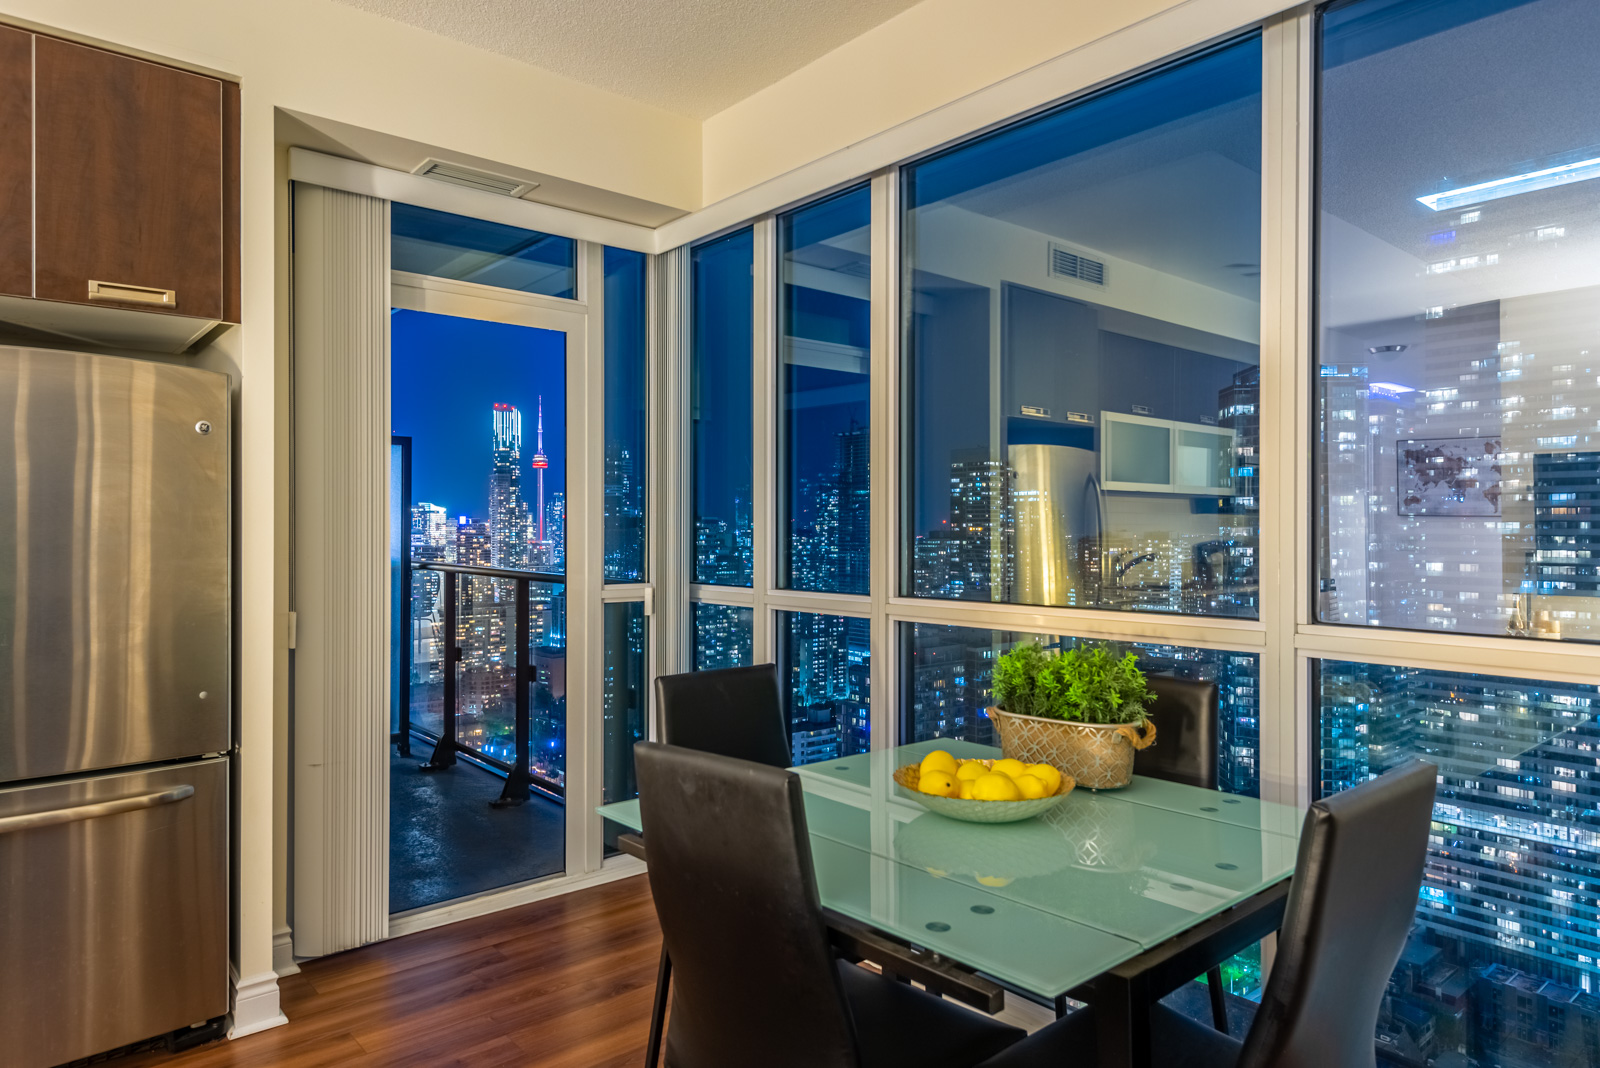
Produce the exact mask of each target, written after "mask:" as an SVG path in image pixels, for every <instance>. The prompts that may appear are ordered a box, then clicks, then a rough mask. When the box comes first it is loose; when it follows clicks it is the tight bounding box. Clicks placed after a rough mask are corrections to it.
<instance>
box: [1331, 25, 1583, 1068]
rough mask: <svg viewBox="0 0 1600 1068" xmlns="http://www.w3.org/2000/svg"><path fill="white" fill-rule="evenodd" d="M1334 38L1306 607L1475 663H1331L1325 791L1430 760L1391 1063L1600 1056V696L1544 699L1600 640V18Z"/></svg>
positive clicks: (1377, 28)
mask: <svg viewBox="0 0 1600 1068" xmlns="http://www.w3.org/2000/svg"><path fill="white" fill-rule="evenodd" d="M1317 39H1318V44H1319V46H1320V64H1319V68H1318V78H1319V87H1318V100H1317V103H1318V112H1317V114H1318V129H1319V137H1318V143H1317V150H1318V162H1319V175H1320V180H1319V182H1318V184H1317V189H1316V197H1317V203H1316V209H1317V210H1316V223H1317V235H1318V244H1317V248H1318V255H1317V261H1316V269H1317V275H1316V294H1315V296H1316V316H1317V318H1316V334H1315V341H1314V348H1315V378H1314V381H1315V389H1314V411H1313V412H1312V425H1313V432H1314V437H1315V443H1316V451H1315V495H1314V509H1315V516H1314V519H1315V523H1314V530H1315V535H1316V538H1315V550H1316V551H1315V558H1314V560H1313V563H1312V570H1313V576H1311V578H1313V579H1314V582H1315V586H1314V605H1313V609H1312V611H1313V614H1314V619H1315V621H1316V622H1318V623H1322V624H1331V625H1333V627H1329V628H1327V629H1329V630H1333V629H1335V628H1338V629H1340V630H1344V631H1346V632H1350V633H1354V631H1353V630H1352V628H1366V629H1369V630H1370V629H1372V628H1381V629H1383V630H1384V631H1386V632H1387V633H1389V634H1391V635H1393V634H1394V633H1395V632H1396V631H1402V630H1413V631H1421V632H1429V631H1431V632H1442V633H1445V634H1451V635H1456V636H1459V639H1460V641H1461V644H1462V649H1461V651H1460V653H1459V654H1458V653H1456V651H1455V650H1453V649H1452V648H1451V647H1450V646H1448V645H1444V646H1433V647H1431V648H1434V649H1436V650H1437V654H1436V656H1435V657H1434V658H1432V659H1431V660H1430V661H1429V662H1426V663H1416V662H1412V663H1407V660H1410V659H1412V658H1416V660H1420V659H1421V657H1419V656H1417V654H1418V653H1425V652H1427V651H1428V650H1429V648H1430V647H1429V646H1426V645H1419V646H1418V647H1417V648H1416V649H1413V650H1411V652H1410V653H1409V654H1408V656H1407V657H1406V658H1403V659H1402V658H1397V657H1391V656H1386V655H1384V654H1385V649H1384V647H1383V645H1381V644H1379V643H1373V644H1372V647H1371V648H1370V650H1368V651H1366V653H1365V656H1366V657H1371V658H1373V660H1377V661H1381V662H1370V661H1369V660H1367V659H1364V658H1351V657H1349V656H1348V655H1347V656H1345V657H1326V656H1325V657H1321V658H1318V659H1316V660H1314V661H1313V665H1312V666H1313V668H1314V670H1313V679H1314V683H1313V685H1314V693H1313V701H1312V712H1313V714H1314V715H1315V716H1316V722H1317V729H1316V737H1317V741H1318V748H1317V754H1318V766H1317V767H1316V768H1315V769H1314V776H1315V779H1316V787H1317V789H1318V790H1319V791H1321V792H1323V793H1330V792H1334V791H1338V790H1341V789H1344V788H1346V787H1349V786H1351V785H1354V784H1355V783H1358V782H1361V781H1363V780H1365V779H1367V778H1368V777H1370V776H1372V775H1376V774H1379V773H1381V772H1382V771H1384V770H1386V769H1387V768H1389V767H1392V766H1394V765H1395V764H1397V763H1399V762H1400V761H1403V760H1404V759H1407V758H1408V757H1411V756H1421V757H1423V758H1424V759H1427V760H1430V761H1432V762H1434V763H1436V764H1437V765H1438V766H1439V794H1438V800H1437V803H1436V806H1435V810H1434V826H1433V834H1432V837H1431V840H1430V847H1429V859H1428V866H1427V871H1426V874H1425V877H1424V882H1423V887H1422V893H1421V897H1420V900H1419V907H1418V911H1417V923H1416V927H1415V928H1414V930H1413V932H1412V936H1411V940H1410V943H1409V944H1408V946H1407V948H1406V952H1405V954H1404V956H1403V957H1402V958H1401V963H1400V967H1399V968H1398V969H1397V971H1396V972H1395V975H1394V978H1393V980H1392V981H1391V983H1390V997H1389V998H1388V999H1387V1000H1386V1001H1385V1003H1384V1009H1383V1014H1382V1016H1381V1017H1380V1021H1379V1034H1378V1041H1379V1044H1380V1047H1381V1048H1385V1049H1388V1050H1391V1051H1393V1052H1394V1053H1395V1054H1396V1055H1398V1056H1401V1057H1403V1058H1405V1059H1406V1061H1407V1062H1408V1063H1436V1064H1443V1063H1446V1062H1447V1061H1449V1062H1450V1063H1460V1064H1479V1065H1505V1066H1518V1068H1520V1066H1524V1065H1529V1066H1531V1065H1540V1066H1544V1065H1561V1066H1565V1065H1590V1064H1595V1063H1600V1001H1597V1000H1596V998H1595V996H1594V995H1595V984H1596V982H1597V977H1600V968H1597V965H1596V959H1597V957H1600V942H1597V940H1596V930H1597V927H1596V924H1597V918H1600V917H1597V914H1596V901H1597V897H1596V886H1597V885H1600V833H1597V829H1596V824H1595V818H1594V814H1595V805H1594V798H1593V796H1592V792H1593V782H1594V777H1595V775H1596V774H1597V769H1596V759H1595V753H1596V751H1597V750H1596V746H1597V744H1600V741H1597V739H1596V738H1595V736H1594V734H1595V732H1594V729H1593V723H1594V712H1595V708H1596V702H1597V698H1600V691H1597V690H1596V688H1595V687H1594V686H1593V685H1581V684H1577V683H1574V682H1557V681H1541V680H1540V679H1539V677H1538V673H1539V671H1540V667H1539V666H1538V665H1540V664H1546V665H1548V664H1550V663H1553V658H1552V657H1551V655H1550V654H1547V653H1545V652H1543V651H1542V650H1543V649H1545V648H1548V647H1550V646H1551V645H1553V644H1554V643H1558V642H1561V643H1573V642H1583V641H1594V640H1596V638H1600V615H1597V612H1600V572H1597V564H1600V551H1597V550H1600V541H1597V540H1596V539H1597V537H1600V535H1597V534H1596V533H1595V530H1596V529H1597V528H1596V527H1595V523H1596V507H1595V505H1596V502H1597V501H1600V421H1597V413H1600V377H1597V375H1600V359H1597V358H1596V357H1597V355H1600V238H1597V236H1596V230H1595V226H1594V224H1595V220H1596V219H1597V218H1600V182H1595V181H1593V179H1595V178H1600V107H1597V103H1600V65H1597V64H1596V62H1595V59H1594V54H1593V51H1594V50H1593V42H1594V41H1595V40H1600V7H1597V6H1596V5H1594V4H1593V3H1590V2H1588V0H1531V2H1530V0H1521V2H1514V0H1484V2H1474V3H1458V4H1439V3H1429V2H1424V0H1356V2H1351V3H1343V4H1336V5H1332V6H1330V7H1328V8H1327V9H1325V10H1324V11H1323V12H1322V13H1321V17H1320V24H1319V27H1318V34H1317ZM1490 638H1493V639H1498V640H1496V641H1489V640H1487V639H1490ZM1354 640H1355V641H1357V642H1359V641H1360V640H1361V639H1360V638H1356V639H1354ZM1392 640H1393V639H1391V641H1392ZM1518 650H1523V651H1522V652H1518ZM1489 657H1493V658H1494V659H1495V660H1496V662H1497V663H1499V664H1500V665H1502V670H1499V671H1494V672H1486V671H1483V670H1482V669H1481V667H1480V666H1479V665H1480V664H1481V662H1482V661H1484V660H1485V659H1488V658H1489ZM1573 663H1574V665H1575V667H1577V668H1578V669H1579V674H1580V677H1589V678H1592V677H1594V674H1595V673H1594V670H1593V664H1594V663H1595V661H1594V659H1592V658H1590V659H1589V660H1587V664H1588V667H1587V669H1584V668H1583V664H1584V662H1583V661H1576V660H1574V661H1573ZM1530 675H1531V676H1532V677H1529V676H1530ZM1452 1058H1454V1059H1453V1060H1452Z"/></svg>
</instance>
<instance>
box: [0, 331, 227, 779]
mask: <svg viewBox="0 0 1600 1068" xmlns="http://www.w3.org/2000/svg"><path fill="white" fill-rule="evenodd" d="M0 413H3V416H4V419H5V422H6V426H7V430H6V432H5V433H3V434H0V519H3V521H0V738H4V739H5V740H6V744H4V745H0V782H7V781H19V780H24V779H42V778H46V777H51V776H57V775H76V774H78V773H80V772H86V771H95V770H100V769H109V768H115V767H120V766H123V765H127V764H144V763H150V762H153V761H158V760H182V759H185V758H188V757H193V756H199V755H201V754H203V753H220V752H223V751H225V750H227V749H228V747H229V740H228V728H229V721H230V718H231V717H230V715H229V710H228V694H229V689H230V683H229V678H228V652H229V636H228V626H229V618H230V612H229V603H228V601H229V589H230V585H229V503H228V485H229V463H230V460H229V444H228V438H229V434H228V380H227V378H226V377H225V376H223V375H219V374H216V373H215V372H212V371H201V370H198V369H196V368H192V367H176V366H169V365H166V364H158V363H149V362H146V361H143V360H124V359H119V358H116V357H112V356H91V355H87V354H84V353H76V352H47V351H43V350H37V349H19V348H7V347H0Z"/></svg>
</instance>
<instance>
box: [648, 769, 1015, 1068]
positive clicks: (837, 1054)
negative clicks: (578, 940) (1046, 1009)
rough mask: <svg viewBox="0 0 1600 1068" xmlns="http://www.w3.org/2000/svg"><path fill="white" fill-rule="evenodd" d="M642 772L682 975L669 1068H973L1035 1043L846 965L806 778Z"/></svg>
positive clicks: (657, 888)
mask: <svg viewBox="0 0 1600 1068" xmlns="http://www.w3.org/2000/svg"><path fill="white" fill-rule="evenodd" d="M634 759H635V763H636V766H637V768H638V779H639V802H640V806H639V808H640V814H641V816H642V818H643V822H644V838H645V841H646V842H648V843H649V856H650V890H651V893H652V894H654V896H655V904H656V913H657V915H658V916H659V917H660V920H661V934H662V939H663V941H664V943H665V945H666V947H667V949H668V950H669V951H670V952H671V954H672V961H673V970H674V972H675V973H676V974H675V977H674V981H673V985H672V1030H671V1031H670V1032H669V1033H668V1035H667V1050H666V1063H667V1066H668V1068H727V1066H730V1065H744V1064H751V1065H756V1064H758V1065H762V1066H763V1068H900V1066H909V1065H912V1064H916V1065H919V1066H921V1068H972V1066H974V1065H976V1064H978V1063H979V1062H980V1061H983V1060H984V1059H985V1058H987V1057H990V1056H993V1055H994V1054H996V1053H998V1052H1000V1051H1001V1050H1003V1049H1005V1048H1006V1047H1007V1046H1009V1045H1011V1044H1012V1043H1014V1042H1016V1041H1017V1040H1018V1039H1020V1038H1021V1037H1022V1035H1023V1032H1022V1031H1020V1030H1019V1029H1017V1028H1015V1027H1010V1026H1007V1025H1006V1024H1002V1023H999V1022H998V1021H996V1020H993V1019H991V1018H989V1017H987V1016H983V1015H980V1014H978V1013H975V1012H972V1011H970V1010H968V1009H965V1008H962V1007H960V1006H957V1005H954V1004H952V1003H951V1002H948V1001H944V1000H942V999H940V998H937V997H934V996H933V995H931V994H928V993H925V992H923V991H921V990H918V989H916V988H915V987H912V986H908V985H906V984H903V983H897V982H894V981H893V980H890V979H886V978H884V977H883V976H881V975H878V974H876V973H874V972H871V971H868V970H866V969H865V968H860V967H857V966H856V965H853V964H849V963H847V962H844V961H841V960H838V959H837V958H836V957H835V955H834V953H833V950H832V947H831V945H830V943H829V940H828V933H827V927H826V924H825V922H824V920H823V916H822V909H821V906H820V904H819V901H818V897H817V884H816V876H815V873H814V871H813V868H812V857H811V840H810V836H809V835H808V834H807V831H806V814H805V805H804V802H803V799H802V794H801V790H800V780H799V777H798V776H796V775H795V774H794V773H793V772H789V771H784V770H781V769H778V768H772V767H767V766H764V765H762V764H757V763H752V762H750V761H747V760H735V759H733V758H731V757H724V756H717V755H715V754H711V753H703V752H696V751H694V750H691V749H683V748H679V747H677V746H669V745H663V744H660V743H655V742H641V743H639V744H638V745H637V746H636V747H635V748H634ZM751 963H756V964H758V965H759V967H760V969H761V973H762V974H761V979H760V981H759V982H752V981H751V977H750V969H749V967H748V965H749V964H751Z"/></svg>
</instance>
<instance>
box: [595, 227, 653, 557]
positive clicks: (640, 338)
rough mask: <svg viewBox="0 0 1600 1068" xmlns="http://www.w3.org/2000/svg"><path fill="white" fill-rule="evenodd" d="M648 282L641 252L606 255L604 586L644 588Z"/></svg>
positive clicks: (620, 251)
mask: <svg viewBox="0 0 1600 1068" xmlns="http://www.w3.org/2000/svg"><path fill="white" fill-rule="evenodd" d="M647 279H648V274H647V271H646V259H645V256H644V254H643V253H642V252H629V251H628V250H626V249H620V248H608V249H606V252H605V287H606V292H605V318H606V322H605V340H606V415H605V420H606V430H605V434H606V444H605V450H606V453H605V525H606V535H605V537H606V540H605V580H606V581H607V582H643V581H644V579H645V573H644V546H645V518H644V514H645V513H644V502H645V473H646V470H647V468H646V466H645V435H646V432H647V428H648V423H647V421H646V416H645V410H646V409H645V405H646V403H647V401H648V383H649V374H648V373H647V370H646V366H645V360H646V354H647V352H648V345H647V344H646V329H647V326H646V324H647V322H648V317H647V312H646V300H647V294H646V292H645V285H646V282H647Z"/></svg>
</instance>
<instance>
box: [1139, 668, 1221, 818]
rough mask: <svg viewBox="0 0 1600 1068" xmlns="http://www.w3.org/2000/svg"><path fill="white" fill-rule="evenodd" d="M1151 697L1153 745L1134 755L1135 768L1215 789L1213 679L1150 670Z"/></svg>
mask: <svg viewBox="0 0 1600 1068" xmlns="http://www.w3.org/2000/svg"><path fill="white" fill-rule="evenodd" d="M1148 681H1149V684H1150V692H1151V693H1152V694H1154V695H1155V698H1156V699H1155V702H1154V703H1153V704H1152V705H1151V706H1150V711H1149V715H1150V719H1151V720H1152V721H1153V722H1154V723H1155V725H1156V744H1155V745H1152V746H1150V747H1149V748H1147V749H1141V750H1139V751H1138V752H1137V753H1135V754H1134V757H1133V773H1134V774H1135V775H1148V776H1150V777H1151V778H1153V779H1166V780H1167V781H1169V782H1181V783H1183V784H1184V785H1185V786H1198V787H1200V789H1202V790H1215V789H1216V788H1217V774H1218V771H1217V684H1216V683H1214V682H1197V681H1195V680H1193V679H1179V678H1173V677H1172V676H1171V675H1151V676H1150V678H1149V680H1148Z"/></svg>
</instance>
